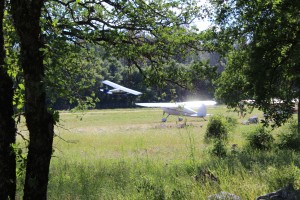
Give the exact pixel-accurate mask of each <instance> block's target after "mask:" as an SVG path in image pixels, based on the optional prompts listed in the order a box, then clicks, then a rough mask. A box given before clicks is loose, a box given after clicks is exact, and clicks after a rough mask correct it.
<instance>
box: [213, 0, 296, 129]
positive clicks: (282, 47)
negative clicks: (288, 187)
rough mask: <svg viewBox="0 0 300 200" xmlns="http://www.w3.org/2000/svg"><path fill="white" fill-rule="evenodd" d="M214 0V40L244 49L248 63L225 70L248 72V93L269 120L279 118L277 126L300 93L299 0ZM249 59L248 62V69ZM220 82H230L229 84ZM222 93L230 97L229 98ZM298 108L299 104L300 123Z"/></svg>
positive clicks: (219, 45) (234, 49) (245, 75)
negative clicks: (215, 38) (215, 37)
mask: <svg viewBox="0 0 300 200" xmlns="http://www.w3.org/2000/svg"><path fill="white" fill-rule="evenodd" d="M211 2H212V5H213V6H214V9H215V10H214V11H215V16H214V20H215V23H216V26H215V27H214V29H213V31H212V32H213V33H214V34H213V35H215V36H218V38H219V40H218V41H217V42H216V40H213V41H214V44H215V46H216V47H217V48H219V49H222V50H223V52H226V51H228V52H230V54H231V52H241V51H244V53H242V54H241V56H238V59H242V60H243V62H244V64H239V65H238V66H230V67H228V68H227V69H228V70H227V69H225V71H226V73H227V74H229V76H231V75H232V76H234V74H235V73H234V71H233V70H230V68H232V69H233V68H235V69H239V72H241V73H242V74H243V75H242V76H243V78H245V79H244V84H243V86H246V87H247V91H248V92H247V91H246V92H247V94H251V95H252V96H251V97H252V98H253V99H254V100H255V106H256V107H258V108H259V109H261V110H262V111H263V112H264V113H265V114H266V115H265V116H266V121H265V122H266V124H267V123H268V122H269V121H270V120H274V121H273V122H274V124H273V125H274V126H279V125H281V124H282V123H284V122H286V120H287V119H288V118H290V117H291V116H292V111H293V109H292V107H293V104H294V103H293V102H292V101H293V100H295V99H297V98H298V99H299V96H300V91H299V89H300V79H299V77H300V76H299V72H300V70H299V69H300V59H299V58H300V51H299V47H300V46H299V41H300V40H299V38H300V26H299V25H300V15H299V14H300V13H299V8H300V2H298V1H289V0H278V1H272V0H267V1H261V0H255V1H238V0H230V1H214V0H213V1H211ZM283 11H284V12H283ZM230 47H231V48H230ZM242 57H243V58H242ZM245 65H249V67H247V69H245V68H244V69H243V68H242V67H243V66H245ZM223 80H224V81H225V79H223ZM221 82H222V85H224V86H226V87H227V86H228V84H229V82H227V83H226V82H223V81H221ZM234 83H237V82H236V81H234ZM224 89H226V88H224ZM219 90H222V88H219ZM242 91H243V92H245V91H244V90H242ZM223 97H224V99H226V100H225V101H227V102H228V99H229V98H228V97H225V96H223ZM240 97H241V98H244V97H245V96H243V95H241V96H240ZM237 100H241V99H235V101H237ZM275 100H276V101H277V102H274V101H275ZM278 101H279V103H278ZM298 106H299V105H298ZM299 112H300V111H299V109H298V124H299V125H300V113H299Z"/></svg>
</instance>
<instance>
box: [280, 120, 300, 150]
mask: <svg viewBox="0 0 300 200" xmlns="http://www.w3.org/2000/svg"><path fill="white" fill-rule="evenodd" d="M277 145H278V146H279V148H281V149H292V150H296V151H299V150H300V134H299V129H298V125H297V123H296V122H295V121H294V120H293V121H291V122H290V123H289V124H288V125H287V128H284V129H283V130H282V131H281V132H280V133H279V135H278V144H277Z"/></svg>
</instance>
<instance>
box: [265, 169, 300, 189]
mask: <svg viewBox="0 0 300 200" xmlns="http://www.w3.org/2000/svg"><path fill="white" fill-rule="evenodd" d="M267 172H268V175H267V176H268V178H267V179H268V185H269V188H270V190H278V189H279V188H282V187H285V186H287V185H292V186H293V187H294V188H295V189H299V183H300V169H299V168H298V167H297V166H295V165H294V164H290V165H288V166H284V167H280V168H277V167H276V168H275V167H269V168H268V171H267Z"/></svg>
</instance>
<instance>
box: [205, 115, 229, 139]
mask: <svg viewBox="0 0 300 200" xmlns="http://www.w3.org/2000/svg"><path fill="white" fill-rule="evenodd" d="M228 133H229V126H228V122H227V121H226V118H225V117H223V116H221V115H214V116H212V117H211V118H210V119H209V122H208V124H207V129H206V132H205V138H206V139H213V138H216V139H219V140H227V139H228Z"/></svg>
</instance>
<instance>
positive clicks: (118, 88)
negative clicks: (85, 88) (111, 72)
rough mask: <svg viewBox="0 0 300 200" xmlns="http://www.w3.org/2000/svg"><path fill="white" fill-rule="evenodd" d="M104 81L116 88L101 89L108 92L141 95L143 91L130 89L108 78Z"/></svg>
mask: <svg viewBox="0 0 300 200" xmlns="http://www.w3.org/2000/svg"><path fill="white" fill-rule="evenodd" d="M102 83H103V84H105V85H108V86H110V87H113V88H114V89H111V90H108V89H100V91H101V92H104V93H106V94H133V95H141V94H142V93H141V92H138V91H136V90H132V89H129V88H127V87H124V86H121V85H119V84H116V83H113V82H111V81H108V80H105V81H102Z"/></svg>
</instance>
